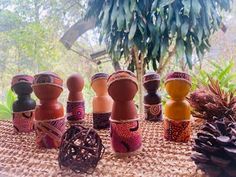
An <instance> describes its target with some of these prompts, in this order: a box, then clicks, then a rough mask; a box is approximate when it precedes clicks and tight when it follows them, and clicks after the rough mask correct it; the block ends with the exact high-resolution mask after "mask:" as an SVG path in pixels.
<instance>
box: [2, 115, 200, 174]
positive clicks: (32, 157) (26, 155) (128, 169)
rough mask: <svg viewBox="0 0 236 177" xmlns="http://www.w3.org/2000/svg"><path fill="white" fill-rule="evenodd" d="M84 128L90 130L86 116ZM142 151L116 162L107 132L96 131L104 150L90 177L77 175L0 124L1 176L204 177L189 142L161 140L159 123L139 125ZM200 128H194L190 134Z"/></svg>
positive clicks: (30, 138)
mask: <svg viewBox="0 0 236 177" xmlns="http://www.w3.org/2000/svg"><path fill="white" fill-rule="evenodd" d="M86 120H87V121H86V122H85V123H83V124H84V125H85V126H90V127H91V126H92V124H91V116H89V115H87V116H86ZM141 126H142V135H143V148H142V151H141V152H140V153H139V154H136V155H135V156H131V157H126V158H117V157H115V156H114V155H113V154H112V151H111V147H110V137H109V131H108V130H101V131H98V133H99V135H100V136H101V138H102V140H103V144H104V146H105V147H106V151H105V154H104V156H103V158H102V159H101V160H100V161H99V163H98V166H97V168H96V170H95V172H94V173H93V175H84V174H83V175H81V174H79V175H78V174H76V173H74V172H72V171H71V170H68V169H60V168H59V166H58V161H57V156H58V150H57V149H52V150H46V149H38V148H37V147H36V145H35V134H34V133H30V134H16V133H13V127H12V123H11V122H10V121H0V176H30V177H32V176H37V177H40V176H46V177H49V176H53V177H54V176H55V177H60V176H70V177H72V176H113V177H116V176H122V177H123V176H130V177H133V176H145V177H146V176H155V177H156V176H161V177H163V176H203V174H202V173H201V172H200V171H199V170H196V166H195V165H194V163H193V162H192V160H191V159H190V155H191V147H192V143H193V142H192V141H190V142H188V143H173V142H168V141H165V140H164V139H163V128H162V123H154V122H147V121H144V120H143V121H142V122H141ZM198 128H199V127H193V134H195V130H196V129H198Z"/></svg>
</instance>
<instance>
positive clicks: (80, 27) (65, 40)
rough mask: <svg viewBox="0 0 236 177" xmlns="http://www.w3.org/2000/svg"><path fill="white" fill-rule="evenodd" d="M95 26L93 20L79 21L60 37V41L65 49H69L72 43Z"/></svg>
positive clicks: (94, 20)
mask: <svg viewBox="0 0 236 177" xmlns="http://www.w3.org/2000/svg"><path fill="white" fill-rule="evenodd" d="M95 24H96V19H95V18H90V19H88V20H84V19H81V20H79V21H78V22H76V23H75V24H74V25H72V26H71V27H70V28H69V30H68V31H67V32H66V33H65V34H64V35H63V36H62V38H61V39H60V41H61V42H62V44H63V45H64V46H65V47H66V48H67V49H70V48H71V46H72V45H73V44H74V42H75V41H76V40H77V39H78V38H79V37H80V36H81V35H82V34H84V33H85V32H86V31H88V30H90V29H93V28H95Z"/></svg>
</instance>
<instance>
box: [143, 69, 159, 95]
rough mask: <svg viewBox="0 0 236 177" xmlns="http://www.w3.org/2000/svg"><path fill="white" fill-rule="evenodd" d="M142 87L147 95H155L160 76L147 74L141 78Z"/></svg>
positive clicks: (151, 73)
mask: <svg viewBox="0 0 236 177" xmlns="http://www.w3.org/2000/svg"><path fill="white" fill-rule="evenodd" d="M143 86H144V88H145V89H146V90H147V92H148V93H155V92H156V90H157V89H158V88H159V86H160V75H159V74H157V73H155V72H149V73H147V74H145V75H144V76H143Z"/></svg>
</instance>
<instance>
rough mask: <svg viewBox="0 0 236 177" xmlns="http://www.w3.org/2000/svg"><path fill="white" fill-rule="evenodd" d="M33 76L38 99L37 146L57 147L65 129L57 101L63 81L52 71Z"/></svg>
mask: <svg viewBox="0 0 236 177" xmlns="http://www.w3.org/2000/svg"><path fill="white" fill-rule="evenodd" d="M34 78H35V80H34V84H33V90H34V93H35V95H36V96H37V97H38V98H39V100H40V104H39V105H38V106H37V107H36V110H35V129H36V143H37V145H38V146H39V147H44V148H58V147H59V146H60V143H61V137H62V135H63V133H64V131H65V118H64V109H63V105H62V104H61V103H60V102H58V101H57V98H58V97H59V96H60V94H61V92H62V91H63V88H62V84H63V81H62V79H61V78H60V77H59V76H58V75H56V74H55V73H52V72H42V73H39V74H37V75H35V76H34Z"/></svg>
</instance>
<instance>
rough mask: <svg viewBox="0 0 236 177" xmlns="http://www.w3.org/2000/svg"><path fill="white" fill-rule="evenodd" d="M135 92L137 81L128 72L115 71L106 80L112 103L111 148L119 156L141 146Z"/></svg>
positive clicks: (131, 152)
mask: <svg viewBox="0 0 236 177" xmlns="http://www.w3.org/2000/svg"><path fill="white" fill-rule="evenodd" d="M137 91H138V85H137V79H136V77H135V75H134V74H133V73H132V72H130V71H126V70H121V71H117V72H115V73H113V74H112V75H110V77H109V78H108V93H109V95H110V96H111V97H112V98H113V101H114V102H113V107H112V114H111V118H110V124H111V127H110V128H111V130H110V131H111V146H112V149H113V151H114V152H115V154H116V155H119V156H127V155H130V154H133V153H136V152H137V151H138V150H140V149H141V146H142V136H141V132H140V122H139V118H138V117H137V111H136V107H135V104H134V101H133V98H134V96H135V94H136V93H137Z"/></svg>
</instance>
